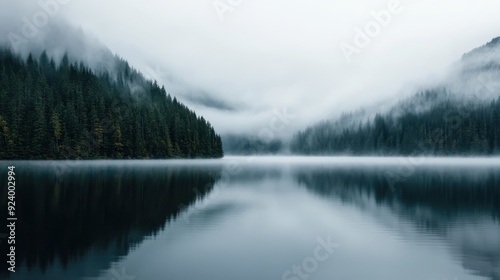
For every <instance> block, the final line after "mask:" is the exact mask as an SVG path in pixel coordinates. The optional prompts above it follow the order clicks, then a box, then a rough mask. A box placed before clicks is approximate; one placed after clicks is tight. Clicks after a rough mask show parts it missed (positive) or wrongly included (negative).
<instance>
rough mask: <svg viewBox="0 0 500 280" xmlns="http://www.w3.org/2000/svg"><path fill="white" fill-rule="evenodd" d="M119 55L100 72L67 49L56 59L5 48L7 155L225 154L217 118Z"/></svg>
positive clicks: (0, 155)
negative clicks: (212, 118) (204, 114)
mask: <svg viewBox="0 0 500 280" xmlns="http://www.w3.org/2000/svg"><path fill="white" fill-rule="evenodd" d="M115 62H116V65H115V68H116V73H115V74H109V73H107V72H102V73H99V74H96V73H95V72H93V71H91V70H90V69H89V68H87V67H85V66H84V65H82V64H81V63H80V64H78V63H72V62H70V60H69V59H68V57H67V56H64V57H63V59H62V61H61V62H60V63H59V66H56V63H55V62H54V61H53V60H52V59H49V58H48V57H47V55H46V54H45V53H42V55H41V56H40V58H39V59H35V58H33V57H32V56H31V55H30V56H29V57H28V59H27V60H26V61H24V60H23V59H21V58H19V57H17V56H16V55H14V54H12V52H11V51H9V50H0V159H93V158H101V159H103V158H111V159H118V158H211V157H222V156H223V151H222V142H221V138H220V136H219V135H217V134H216V133H215V131H214V129H213V127H212V126H211V125H210V123H208V122H207V121H206V120H205V119H203V118H202V117H198V116H196V114H195V113H194V112H193V111H191V110H189V109H188V108H187V107H186V106H184V105H183V104H181V103H179V102H178V101H177V100H176V99H175V98H173V99H172V97H171V96H170V95H168V94H167V93H166V91H165V89H164V88H160V87H159V86H158V85H157V84H156V83H152V82H149V81H147V80H146V79H144V78H143V77H142V75H140V74H139V73H138V72H137V71H135V70H133V69H131V68H130V67H129V65H128V64H127V63H126V62H125V61H123V60H119V59H116V61H115Z"/></svg>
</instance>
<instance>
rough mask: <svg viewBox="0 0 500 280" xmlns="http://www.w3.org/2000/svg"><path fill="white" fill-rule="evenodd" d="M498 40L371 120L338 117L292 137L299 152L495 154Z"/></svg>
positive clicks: (498, 149)
mask: <svg viewBox="0 0 500 280" xmlns="http://www.w3.org/2000/svg"><path fill="white" fill-rule="evenodd" d="M499 85H500V37H499V38H495V39H493V40H492V41H490V42H488V43H487V44H485V45H483V46H481V47H479V48H476V49H474V50H472V51H470V52H469V53H466V54H465V55H464V56H463V57H462V59H461V60H459V61H457V62H456V63H455V64H454V65H453V67H452V71H451V72H450V73H449V74H448V76H447V77H445V78H444V79H443V81H441V82H440V84H439V85H436V86H435V88H429V89H425V90H423V91H421V92H420V93H417V94H415V95H414V96H412V97H410V98H406V99H403V100H402V101H400V102H399V103H398V104H395V105H393V106H392V108H391V109H390V110H388V111H385V112H380V111H379V112H378V114H376V115H375V116H373V115H371V117H370V116H369V115H368V114H365V112H364V111H358V112H356V113H353V114H343V116H342V117H341V118H339V119H337V120H335V121H324V122H322V123H319V124H316V125H314V126H312V127H309V128H307V129H305V130H304V131H301V132H299V133H297V134H296V135H295V136H294V137H293V139H292V142H291V147H290V150H291V151H292V152H294V153H299V154H353V155H420V154H424V155H492V154H500V97H499V96H500V87H499Z"/></svg>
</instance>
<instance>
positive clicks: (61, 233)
mask: <svg viewBox="0 0 500 280" xmlns="http://www.w3.org/2000/svg"><path fill="white" fill-rule="evenodd" d="M5 170H6V169H5ZM16 171H17V174H16V177H17V186H18V188H17V196H16V200H17V201H18V207H17V215H18V223H17V228H16V234H17V236H16V237H17V240H16V254H17V265H16V267H17V269H16V270H17V272H16V273H15V274H8V276H13V277H11V278H12V279H81V278H83V277H91V276H96V275H98V273H99V271H100V270H102V269H106V268H107V267H109V265H110V263H111V262H113V261H116V260H118V259H119V258H120V257H122V256H126V255H127V254H128V253H129V252H130V250H133V248H134V247H135V246H136V245H137V244H140V243H141V242H142V241H143V240H144V238H145V237H147V236H151V235H155V234H156V233H158V231H160V230H161V229H162V227H163V226H164V225H165V222H166V221H167V220H169V219H172V218H175V217H176V215H178V213H179V212H180V211H181V210H183V208H184V207H187V206H188V205H189V204H191V203H193V202H194V201H195V200H196V199H199V198H201V197H203V196H204V195H205V194H206V193H207V192H209V191H210V190H211V189H212V187H213V184H214V182H215V181H216V180H217V179H218V178H219V177H220V168H217V167H210V168H207V167H203V166H201V167H200V166H193V167H189V166H175V165H174V166H172V165H165V164H162V163H161V162H150V163H149V164H144V162H141V164H137V163H136V164H130V163H129V164H127V165H123V164H121V163H120V162H87V163H85V162H82V163H76V162H72V163H69V162H68V163H65V162H59V163H54V162H53V163H43V162H35V163H18V164H17V170H16ZM0 180H2V181H5V180H6V178H4V177H2V178H0ZM5 195H6V192H3V191H2V194H1V196H0V198H1V202H2V204H1V205H2V208H1V209H6V197H5ZM2 212H3V211H2ZM2 214H3V213H2ZM3 220H4V219H3V218H2V221H3ZM5 244H6V243H2V244H1V245H5ZM1 251H2V252H5V251H6V248H5V247H2V250H1ZM4 258H5V255H4V254H2V273H4V272H5V271H6V267H5V259H4ZM28 271H29V272H28Z"/></svg>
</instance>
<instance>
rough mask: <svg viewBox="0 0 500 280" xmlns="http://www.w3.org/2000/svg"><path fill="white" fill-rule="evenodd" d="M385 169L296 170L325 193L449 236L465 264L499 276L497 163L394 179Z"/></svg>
mask: <svg viewBox="0 0 500 280" xmlns="http://www.w3.org/2000/svg"><path fill="white" fill-rule="evenodd" d="M386 171H387V167H384V168H339V169H335V170H332V169H328V168H319V169H318V168H301V169H300V170H298V171H297V172H296V173H295V176H296V180H297V182H298V183H299V184H301V185H304V186H306V187H307V188H308V189H309V190H311V191H313V192H314V193H317V194H319V195H321V196H323V197H328V198H331V199H334V200H340V201H342V203H349V204H354V205H356V206H357V207H361V208H364V207H366V205H370V202H373V203H374V204H375V205H376V207H375V208H378V209H380V208H387V209H389V210H390V211H391V212H392V213H395V214H396V215H397V216H398V217H400V218H402V219H404V220H406V221H409V222H411V223H412V224H413V225H415V227H416V228H417V229H419V230H420V231H421V232H424V233H427V234H431V235H437V236H439V237H441V238H443V239H444V240H446V241H447V242H448V244H449V247H450V250H452V251H453V252H454V254H455V255H456V257H457V258H458V259H459V260H460V262H461V264H462V265H463V267H464V268H465V269H467V270H471V271H472V272H473V274H475V275H480V276H484V277H487V278H488V279H500V222H499V217H500V172H499V170H498V169H497V168H489V167H487V166H480V167H459V168H457V167H454V168H446V167H440V168H435V167H433V168H429V167H421V168H418V169H416V170H415V172H414V173H413V174H411V176H408V177H407V178H405V179H404V180H400V182H398V183H397V184H395V185H392V184H391V181H390V179H389V180H388V176H387V174H388V173H387V172H386ZM370 210H371V211H373V212H376V210H374V209H373V208H371V209H370ZM382 220H383V218H382ZM382 222H384V221H382ZM400 223H401V221H398V225H394V227H398V226H399V225H400ZM386 224H387V223H386Z"/></svg>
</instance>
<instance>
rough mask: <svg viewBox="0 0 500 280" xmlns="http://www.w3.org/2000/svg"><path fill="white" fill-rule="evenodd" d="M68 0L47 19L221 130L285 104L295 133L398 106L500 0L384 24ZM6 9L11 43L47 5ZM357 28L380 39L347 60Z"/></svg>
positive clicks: (308, 6)
mask: <svg viewBox="0 0 500 280" xmlns="http://www.w3.org/2000/svg"><path fill="white" fill-rule="evenodd" d="M41 1H42V2H43V3H47V1H49V0H41ZM52 1H56V0H52ZM60 1H61V3H63V4H61V5H60V10H58V12H57V14H56V15H55V16H53V17H52V16H51V17H50V18H49V20H50V21H55V20H59V19H65V20H67V21H69V22H70V23H71V24H72V25H74V26H78V27H81V28H82V29H83V30H84V31H85V32H87V33H89V34H93V35H94V36H96V37H97V38H98V39H99V40H100V41H101V42H102V43H104V44H105V45H106V46H108V47H109V48H110V49H111V51H112V52H114V53H116V54H118V55H120V56H122V57H123V58H125V59H126V60H128V61H130V62H131V64H132V65H133V66H134V67H136V68H138V69H139V70H140V71H142V72H143V73H144V74H145V75H146V76H149V77H151V78H155V79H158V80H159V82H160V83H164V84H165V86H166V88H167V89H168V90H169V91H170V92H171V93H172V94H173V95H175V96H178V97H179V98H180V99H181V100H183V101H184V102H186V103H187V104H188V105H189V106H190V107H192V108H193V109H195V110H196V111H197V112H198V113H200V114H202V115H204V116H205V117H206V118H207V119H208V120H210V121H211V122H212V123H213V124H214V126H215V128H216V129H217V130H218V131H220V132H221V133H227V132H249V133H252V132H257V131H259V130H261V129H262V128H265V127H267V126H268V125H269V121H271V120H272V118H273V111H275V109H280V110H281V109H282V108H284V107H287V108H288V111H290V112H294V114H295V115H296V118H295V119H294V121H293V123H291V124H290V126H289V128H288V130H287V131H283V133H284V134H287V133H288V134H289V133H292V132H293V131H295V129H297V128H301V127H303V126H305V125H309V124H311V123H313V122H315V121H317V120H320V119H322V118H330V117H335V116H338V115H339V114H340V113H341V112H342V111H344V110H354V109H357V108H358V107H359V106H370V105H373V104H380V106H383V105H387V104H392V103H393V102H395V101H396V100H397V99H399V98H402V97H403V96H404V95H406V94H410V93H412V92H413V91H414V90H415V89H416V88H419V87H423V86H425V85H426V84H432V83H433V82H435V81H437V80H439V79H440V77H442V76H444V75H445V74H446V72H447V70H448V67H450V66H451V65H452V64H453V62H454V61H457V60H458V59H460V57H461V56H462V54H463V53H465V52H468V51H469V50H471V49H473V48H475V47H477V46H480V45H483V44H484V43H486V42H488V41H490V40H491V39H492V38H493V37H496V36H499V35H500V32H499V31H498V26H499V25H500V18H499V17H498V11H500V2H498V1H494V0H484V1H478V2H475V3H474V4H473V5H472V4H471V3H470V1H465V0H459V1H457V0H454V1H452V0H443V1H438V2H436V1H430V0H422V1H408V0H401V1H400V2H399V5H400V6H401V11H400V12H399V13H397V14H391V17H390V19H387V18H386V19H385V22H381V23H378V24H379V25H380V26H379V27H380V30H377V27H376V26H375V25H376V24H377V21H376V18H375V16H374V13H373V12H375V13H377V14H381V11H386V10H388V9H389V8H388V7H390V5H393V4H391V1H386V0H353V1H327V0H313V1H308V2H304V1H298V0H288V1H284V0H267V1H264V0H254V1H244V0H243V1H236V0H220V1H218V0H217V1H213V0H193V1H181V0H162V1H160V0H144V1H131V0H121V1H118V0H108V1H97V0H86V1H83V0H64V2H63V0H60ZM214 4H215V6H216V7H217V8H218V10H217V9H216V7H214ZM0 5H1V6H0V8H1V12H0V13H1V15H2V28H0V31H1V32H0V35H2V36H3V39H4V40H5V34H6V33H8V32H13V31H14V32H17V33H20V32H21V30H20V29H19V26H22V24H23V21H22V17H26V18H27V19H33V15H35V14H36V12H37V11H40V10H41V9H42V8H41V6H40V5H39V4H37V3H36V2H34V1H27V0H26V1H13V0H4V1H2V4H0ZM4 14H5V15H4ZM381 15H384V13H383V12H382V14H381ZM387 22H388V23H387ZM386 23H387V24H386ZM374 24H375V25H374ZM383 25H385V26H383ZM358 30H361V31H362V32H364V33H369V32H372V33H371V34H372V35H374V34H375V35H374V36H372V37H370V36H369V39H370V42H369V43H368V44H366V46H365V45H364V46H362V48H358V50H359V51H358V52H357V53H356V54H354V55H352V57H350V62H348V60H346V57H345V56H344V54H343V52H342V50H341V48H340V45H341V44H343V43H344V44H350V45H352V46H356V40H355V36H356V34H357V33H359V31H358ZM370 30H371V31H370ZM359 36H362V35H359V34H358V37H359ZM358 40H359V38H358Z"/></svg>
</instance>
